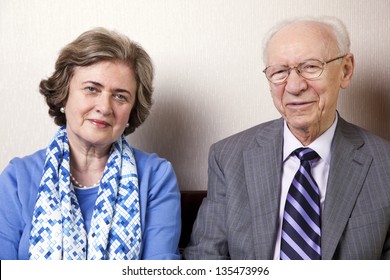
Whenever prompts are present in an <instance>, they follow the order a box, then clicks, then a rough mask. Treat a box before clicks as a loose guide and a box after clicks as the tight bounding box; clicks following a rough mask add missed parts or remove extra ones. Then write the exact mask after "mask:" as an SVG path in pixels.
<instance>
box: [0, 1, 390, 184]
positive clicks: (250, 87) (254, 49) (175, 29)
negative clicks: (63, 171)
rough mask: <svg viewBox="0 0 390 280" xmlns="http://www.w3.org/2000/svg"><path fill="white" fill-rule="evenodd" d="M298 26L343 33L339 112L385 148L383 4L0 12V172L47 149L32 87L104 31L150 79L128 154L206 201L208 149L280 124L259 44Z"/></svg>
mask: <svg viewBox="0 0 390 280" xmlns="http://www.w3.org/2000/svg"><path fill="white" fill-rule="evenodd" d="M300 15H333V16H338V17H340V18H341V19H342V20H343V21H344V22H345V24H346V25H347V27H348V29H349V30H350V33H351V40H352V51H353V52H354V53H355V58H356V66H357V69H356V72H355V77H354V81H353V83H352V86H351V87H350V88H349V89H348V90H346V91H345V92H343V94H342V96H341V100H340V104H339V105H340V106H339V111H340V113H341V115H342V116H343V117H345V118H346V119H347V120H349V121H352V122H354V123H356V124H358V125H360V126H363V127H365V128H367V129H368V130H370V131H372V132H374V133H375V134H377V135H380V136H382V137H384V138H386V139H388V140H390V93H389V89H390V56H389V51H390V26H389V22H390V21H389V18H390V1H387V0H373V1H366V0H354V1H340V0H324V1H310V0H295V1H287V0H286V1H282V0H273V1H260V0H241V1H234V0H218V1H217V0H191V1H188V0H187V1H186V0H164V1H157V0H156V1H145V0H140V1H134V0H132V1H125V0H122V1H118V0H111V1H105V0H101V1H93V0H85V1H79V0H68V1H64V0H62V1H49V0H46V1H44V0H29V1H27V0H0V50H1V52H0V93H1V102H0V115H1V125H0V143H1V154H0V170H2V169H3V168H4V167H5V166H6V165H7V163H8V162H9V160H10V159H11V158H13V157H15V156H23V155H26V154H29V153H32V152H34V151H35V150H37V149H39V148H43V147H45V146H46V145H47V144H48V142H49V141H50V139H51V138H52V136H53V134H54V132H55V130H56V127H55V125H54V124H53V123H52V121H51V119H50V118H49V117H48V115H47V107H46V105H45V104H44V101H43V98H42V97H41V95H40V94H39V93H38V84H39V81H40V80H41V78H43V77H46V76H48V75H49V74H51V73H52V71H53V65H54V62H55V59H56V56H57V54H58V51H59V49H60V48H61V47H63V46H64V45H65V44H66V43H68V42H70V41H71V40H73V39H74V38H75V37H76V36H78V35H79V34H80V33H81V32H83V31H85V30H87V29H89V28H92V27H95V26H104V27H107V28H109V29H116V30H117V31H119V32H122V33H125V34H127V35H128V36H129V37H130V38H132V39H133V40H135V41H138V42H139V43H140V44H141V45H142V46H143V47H144V48H145V49H146V50H147V51H148V52H149V54H150V55H151V56H152V58H153V60H154V63H155V67H156V80H155V105H154V107H153V110H152V114H151V116H150V118H149V119H148V120H147V121H146V123H145V124H144V125H143V126H142V127H140V128H139V129H137V130H136V131H135V133H134V135H132V136H130V137H129V140H130V142H131V143H132V144H133V146H135V147H139V148H141V149H144V150H146V151H153V152H157V153H158V154H159V155H160V156H163V157H166V158H168V159H169V160H170V161H171V162H172V163H173V165H174V168H175V170H176V173H177V175H178V178H179V183H180V187H181V189H183V190H184V189H186V190H189V189H206V188H207V186H206V182H207V154H208V149H209V146H210V145H211V144H212V143H213V142H215V141H217V140H219V139H222V138H224V137H226V136H228V135H230V134H233V133H235V132H238V131H241V130H243V129H246V128H249V127H251V126H253V125H256V124H258V123H260V122H264V121H267V120H270V119H274V118H277V117H279V115H278V113H277V111H276V109H274V107H273V104H272V101H271V98H270V96H269V92H268V86H267V83H266V79H265V77H264V76H263V73H262V72H261V70H262V69H263V63H262V60H261V58H262V54H261V43H262V37H263V35H264V33H265V32H266V30H267V29H269V28H270V27H271V26H272V25H273V24H274V23H276V22H277V21H279V20H281V19H284V18H286V17H291V16H300Z"/></svg>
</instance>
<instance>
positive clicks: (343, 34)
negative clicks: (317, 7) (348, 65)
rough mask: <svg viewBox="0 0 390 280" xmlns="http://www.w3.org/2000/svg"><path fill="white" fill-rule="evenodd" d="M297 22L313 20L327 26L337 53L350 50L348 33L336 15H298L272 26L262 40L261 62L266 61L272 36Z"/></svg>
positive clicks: (344, 52) (341, 53)
mask: <svg viewBox="0 0 390 280" xmlns="http://www.w3.org/2000/svg"><path fill="white" fill-rule="evenodd" d="M299 22H308V23H309V22H313V23H319V24H323V25H325V26H327V27H328V28H329V29H330V31H331V32H332V33H333V35H334V36H335V38H336V44H337V47H338V50H339V55H343V54H347V53H349V52H350V47H351V41H350V38H349V33H348V30H347V28H346V27H345V24H344V23H343V22H342V21H341V20H340V19H338V18H336V17H330V16H322V17H299V18H293V19H289V20H285V21H282V22H280V23H278V24H276V25H275V26H274V27H272V28H271V29H270V30H269V31H268V33H267V34H266V36H265V37H264V40H263V62H264V64H266V63H267V52H268V44H269V42H270V40H271V39H272V37H273V36H274V35H275V34H276V33H277V32H278V31H280V30H281V29H282V28H283V27H285V26H287V25H290V24H292V23H299Z"/></svg>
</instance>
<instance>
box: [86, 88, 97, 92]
mask: <svg viewBox="0 0 390 280" xmlns="http://www.w3.org/2000/svg"><path fill="white" fill-rule="evenodd" d="M85 89H86V90H87V91H89V92H96V88H94V87H86V88H85Z"/></svg>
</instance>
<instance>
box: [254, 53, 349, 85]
mask: <svg viewBox="0 0 390 280" xmlns="http://www.w3.org/2000/svg"><path fill="white" fill-rule="evenodd" d="M346 56H347V54H344V55H341V56H338V57H336V58H332V59H330V60H328V61H321V60H319V59H315V58H313V59H307V60H305V61H303V62H301V63H299V64H298V65H297V66H295V67H288V68H287V70H288V71H287V76H286V77H285V78H284V79H283V80H281V81H279V82H273V81H271V80H270V79H269V78H268V76H267V73H266V72H267V69H268V68H269V67H272V66H277V65H280V66H284V65H282V64H273V65H269V66H267V67H266V68H265V69H264V70H263V71H262V72H263V73H264V75H265V77H266V78H267V80H268V81H270V82H271V83H273V84H275V85H279V84H282V83H284V82H285V81H286V80H287V79H288V77H289V76H290V73H291V70H293V69H294V70H295V72H296V73H297V75H298V76H299V77H301V78H303V79H305V80H309V81H312V80H315V79H317V78H319V77H321V75H322V73H323V72H324V69H325V66H326V65H327V64H329V63H331V62H333V61H336V60H338V59H340V58H344V57H346ZM310 60H316V61H318V62H320V63H321V65H322V66H321V72H320V73H319V74H318V76H317V77H315V78H306V77H304V76H302V75H301V72H302V71H298V68H299V67H301V66H302V65H303V64H305V63H306V62H308V61H310Z"/></svg>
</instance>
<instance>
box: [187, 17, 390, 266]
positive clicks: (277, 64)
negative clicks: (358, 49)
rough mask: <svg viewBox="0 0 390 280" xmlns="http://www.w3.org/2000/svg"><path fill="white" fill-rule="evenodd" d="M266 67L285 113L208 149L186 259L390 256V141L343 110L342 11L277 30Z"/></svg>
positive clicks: (346, 53)
mask: <svg viewBox="0 0 390 280" xmlns="http://www.w3.org/2000/svg"><path fill="white" fill-rule="evenodd" d="M264 62H265V65H267V67H266V68H265V69H264V73H265V76H266V78H267V79H268V81H269V87H270V91H271V95H272V98H273V102H274V105H275V107H276V108H277V110H278V111H279V112H280V114H281V115H282V117H283V118H281V119H278V120H273V121H270V122H267V123H264V124H260V125H258V126H256V127H253V128H251V129H248V130H246V131H243V132H241V133H238V134H236V135H233V136H231V137H229V138H227V139H224V140H222V141H220V142H218V143H216V144H214V145H212V147H211V148H210V155H209V173H208V175H209V182H208V194H207V198H206V199H205V200H204V201H203V203H202V206H201V208H200V210H199V213H198V217H197V220H196V222H195V224H194V227H193V233H192V237H191V241H190V244H189V245H188V246H187V248H186V249H185V251H184V257H185V258H186V259H229V258H231V259H324V260H325V259H390V230H389V229H390V227H389V225H390V143H389V142H388V141H385V140H383V139H380V138H379V137H376V136H374V135H372V134H371V133H369V132H367V131H366V130H364V129H362V128H359V127H357V126H355V125H353V124H350V123H348V122H346V121H345V120H344V119H342V118H341V116H340V115H339V114H338V113H337V111H336V108H337V100H338V96H339V92H340V89H345V88H347V87H348V86H349V84H350V82H351V79H352V76H353V71H354V56H353V55H352V53H350V40H349V35H348V32H347V31H346V29H345V26H344V25H343V23H342V22H340V21H339V20H338V19H335V18H328V17H326V18H304V19H295V20H293V21H289V22H284V23H282V24H280V25H278V26H276V27H275V28H274V29H273V30H271V31H270V33H269V36H268V39H267V40H266V44H265V49H264Z"/></svg>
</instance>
